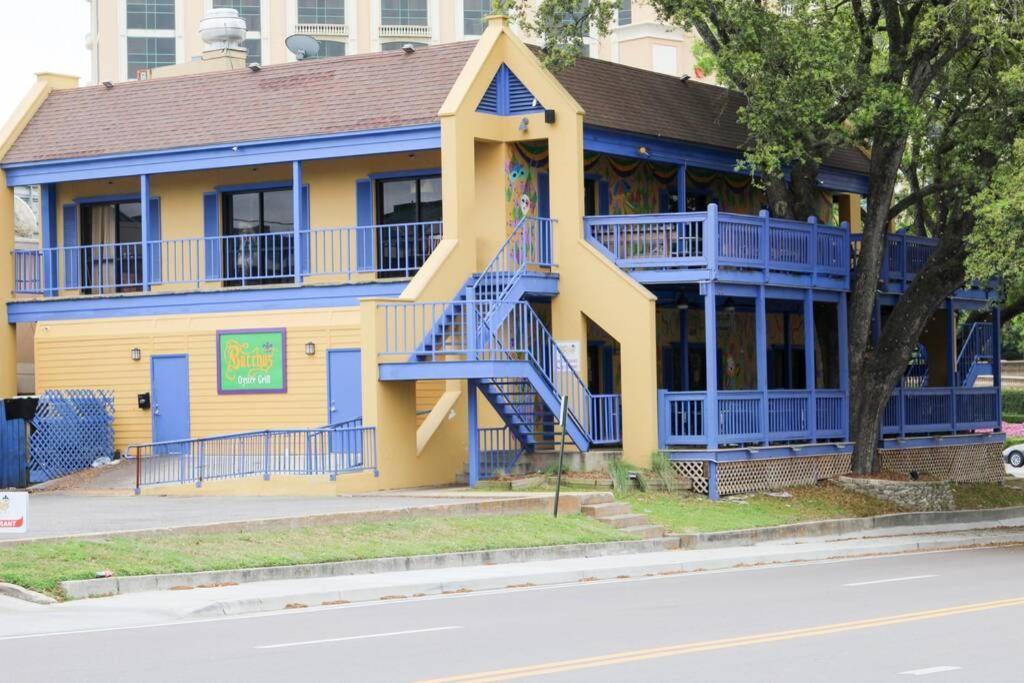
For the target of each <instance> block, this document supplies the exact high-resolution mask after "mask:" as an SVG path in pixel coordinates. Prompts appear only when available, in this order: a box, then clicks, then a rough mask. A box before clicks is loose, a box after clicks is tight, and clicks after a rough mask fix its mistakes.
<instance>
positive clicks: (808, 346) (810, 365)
mask: <svg viewBox="0 0 1024 683" xmlns="http://www.w3.org/2000/svg"><path fill="white" fill-rule="evenodd" d="M815 374H816V372H815V365H814V290H813V289H805V290H804V383H805V384H806V385H807V431H808V437H810V439H811V441H817V440H818V426H817V417H818V416H817V408H818V406H817V398H816V396H815V393H816V392H815V389H816V388H817V378H816V377H815Z"/></svg>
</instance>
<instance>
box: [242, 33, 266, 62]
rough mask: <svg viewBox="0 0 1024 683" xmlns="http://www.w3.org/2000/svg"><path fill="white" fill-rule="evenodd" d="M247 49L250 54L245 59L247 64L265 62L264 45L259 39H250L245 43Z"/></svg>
mask: <svg viewBox="0 0 1024 683" xmlns="http://www.w3.org/2000/svg"><path fill="white" fill-rule="evenodd" d="M245 49H246V51H247V52H248V53H249V54H248V55H246V57H245V60H246V61H247V62H249V63H250V64H252V63H253V62H262V61H263V43H262V42H261V41H260V39H259V38H250V39H249V40H247V41H245Z"/></svg>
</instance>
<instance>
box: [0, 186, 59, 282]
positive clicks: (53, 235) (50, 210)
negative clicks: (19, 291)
mask: <svg viewBox="0 0 1024 683" xmlns="http://www.w3.org/2000/svg"><path fill="white" fill-rule="evenodd" d="M39 204H40V209H41V214H42V215H41V216H40V222H41V224H42V225H41V235H40V237H41V238H42V247H43V253H44V254H46V257H45V259H44V261H43V291H44V293H45V294H46V296H57V275H58V273H57V267H58V263H57V254H58V253H59V252H58V251H57V247H58V246H59V245H58V244H57V186H56V185H53V184H52V183H47V184H45V185H41V186H40V188H39ZM4 258H6V255H4ZM5 286H6V284H5Z"/></svg>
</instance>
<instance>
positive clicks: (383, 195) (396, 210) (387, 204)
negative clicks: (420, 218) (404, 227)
mask: <svg viewBox="0 0 1024 683" xmlns="http://www.w3.org/2000/svg"><path fill="white" fill-rule="evenodd" d="M415 221H416V181H415V180H385V181H383V182H381V184H380V222H381V223H383V224H391V223H414V222H415Z"/></svg>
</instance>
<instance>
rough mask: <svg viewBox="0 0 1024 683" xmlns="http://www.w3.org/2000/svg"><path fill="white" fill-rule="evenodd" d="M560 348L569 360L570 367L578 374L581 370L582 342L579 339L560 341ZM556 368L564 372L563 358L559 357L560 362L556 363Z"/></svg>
mask: <svg viewBox="0 0 1024 683" xmlns="http://www.w3.org/2000/svg"><path fill="white" fill-rule="evenodd" d="M557 343H558V348H559V349H560V350H561V351H562V354H563V355H565V359H566V360H567V361H569V367H571V368H572V369H573V371H574V372H575V373H576V374H579V372H580V343H579V342H578V341H560V342H557ZM555 369H556V370H557V371H558V372H564V371H565V368H563V367H562V363H561V359H558V363H556V364H555Z"/></svg>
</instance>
